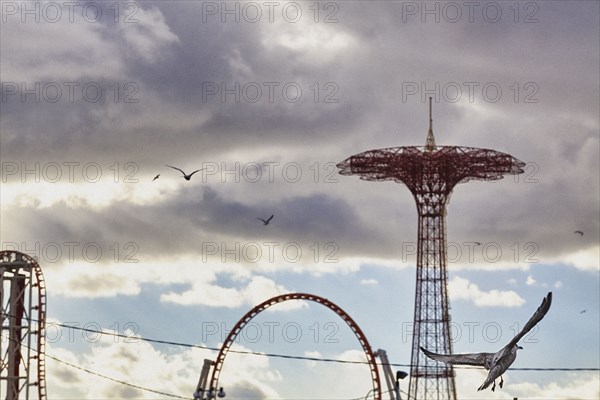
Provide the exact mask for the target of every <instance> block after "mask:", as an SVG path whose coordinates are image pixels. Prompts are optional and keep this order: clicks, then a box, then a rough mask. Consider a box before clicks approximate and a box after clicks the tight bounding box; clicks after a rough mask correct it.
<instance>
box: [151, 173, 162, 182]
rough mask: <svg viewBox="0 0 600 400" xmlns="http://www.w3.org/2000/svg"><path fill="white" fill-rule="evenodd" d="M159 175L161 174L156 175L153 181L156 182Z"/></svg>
mask: <svg viewBox="0 0 600 400" xmlns="http://www.w3.org/2000/svg"><path fill="white" fill-rule="evenodd" d="M159 176H160V174H158V175H156V176H155V177H154V179H152V182H154V181H155V180H157V179H158V177H159Z"/></svg>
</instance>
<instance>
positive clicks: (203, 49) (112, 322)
mask: <svg viewBox="0 0 600 400" xmlns="http://www.w3.org/2000/svg"><path fill="white" fill-rule="evenodd" d="M0 4H1V18H2V20H1V25H0V26H1V31H0V33H1V36H0V45H1V52H2V58H1V63H0V68H1V70H0V72H1V83H2V86H1V96H2V98H1V107H2V108H1V117H2V119H1V122H0V128H1V137H0V144H1V149H0V157H1V167H2V170H1V190H0V195H1V209H0V211H1V221H0V236H1V237H0V242H1V244H2V249H3V250H20V251H23V252H25V253H28V254H30V255H32V256H34V257H36V258H37V259H38V260H39V263H40V265H41V267H42V269H43V271H44V275H45V277H46V281H47V286H48V318H49V321H52V322H53V323H63V324H67V323H68V324H71V325H77V326H80V327H84V326H87V327H88V328H90V327H91V328H93V329H103V330H118V331H119V332H120V333H125V334H127V335H131V336H132V337H134V336H141V337H149V338H155V339H161V340H168V341H175V342H184V343H191V344H198V345H206V346H209V347H213V348H215V347H219V346H220V344H221V343H222V341H223V339H224V337H225V335H226V334H227V332H228V330H229V329H231V328H232V327H233V325H234V324H235V323H236V322H237V321H238V320H239V319H240V318H241V317H242V316H243V315H244V314H245V313H246V312H247V311H249V310H250V309H251V308H252V307H253V306H254V305H256V304H259V303H261V302H262V301H264V300H266V299H268V298H270V297H272V296H275V295H278V294H282V293H288V292H307V293H312V294H315V295H319V296H322V297H326V298H328V299H329V300H331V301H333V302H335V303H336V304H337V305H338V306H339V307H341V308H342V309H344V310H345V311H346V312H347V313H348V314H349V315H351V316H352V318H353V319H354V320H355V321H356V322H357V323H358V324H359V325H360V327H361V328H362V329H363V331H364V332H365V334H366V336H367V338H368V339H369V342H370V343H371V346H372V347H373V348H374V349H379V348H381V349H385V350H386V351H387V353H388V356H389V358H390V361H391V362H392V363H395V364H400V365H404V367H402V366H399V367H396V368H398V369H402V368H404V369H405V370H406V371H408V369H409V367H408V366H407V364H409V363H410V346H411V339H410V328H411V324H412V317H413V302H414V281H415V268H414V267H415V259H416V257H415V248H416V247H415V241H416V228H417V212H416V207H415V205H414V200H413V198H412V196H411V194H410V192H409V191H408V189H407V188H406V187H405V186H403V185H401V184H397V183H393V182H382V183H374V182H365V181H361V180H360V179H359V178H358V177H347V176H341V175H339V174H338V169H337V168H336V166H335V165H336V164H337V163H339V162H341V161H343V160H344V159H346V158H347V157H349V156H351V155H353V154H356V153H360V152H363V151H366V150H371V149H376V148H384V147H394V146H410V145H418V146H421V145H423V144H424V143H425V138H426V133H427V129H428V122H429V121H428V106H427V98H428V97H429V96H432V97H433V130H434V134H435V138H436V141H437V144H438V145H460V146H469V147H482V148H489V149H494V150H497V151H501V152H505V153H508V154H510V155H512V156H514V157H516V158H517V159H519V160H521V161H523V162H524V163H526V166H525V172H524V173H523V174H521V175H518V176H507V177H505V179H502V180H500V181H496V182H470V183H467V184H460V185H458V186H457V187H456V188H455V190H454V192H453V194H452V197H451V201H450V203H449V204H448V214H447V221H446V222H447V240H448V246H449V248H448V257H449V262H448V265H449V267H448V279H449V289H448V290H449V295H450V302H451V307H452V308H451V310H450V313H451V316H452V321H453V327H454V330H455V332H454V334H455V337H454V343H453V347H454V350H455V351H456V352H473V351H496V350H498V349H500V348H501V347H502V346H504V344H505V343H507V342H508V341H509V340H510V339H511V338H512V336H513V335H514V334H515V332H516V330H517V327H518V326H522V325H523V324H524V323H525V322H526V321H527V319H528V318H529V317H530V315H531V314H532V313H533V311H534V310H535V309H536V308H537V307H538V305H539V304H540V302H541V300H542V298H543V297H544V296H545V295H546V293H547V292H548V291H552V292H553V293H554V302H553V304H552V308H551V309H550V311H549V313H548V315H547V316H546V318H545V319H544V320H543V321H542V322H541V323H540V324H539V330H538V331H535V332H534V334H533V335H532V336H531V337H529V338H527V341H526V342H525V343H522V345H523V347H524V350H521V351H520V353H519V357H518V359H517V361H516V362H515V364H513V367H515V368H527V367H530V368H598V367H599V358H598V354H599V353H600V348H599V346H600V344H599V338H600V333H599V331H600V318H599V315H600V310H599V306H598V304H599V303H600V275H599V271H600V267H599V262H598V260H599V258H600V250H599V248H600V246H599V241H600V210H599V202H600V184H599V176H598V169H599V152H600V151H599V143H598V141H599V136H600V134H599V129H600V128H599V125H600V123H599V114H598V110H599V107H600V100H599V92H600V77H599V72H598V71H599V70H600V65H599V64H600V62H599V59H600V46H599V44H600V39H599V37H600V29H599V14H600V11H599V3H598V2H594V1H569V2H566V1H544V2H518V3H517V2H512V1H511V2H504V1H498V2H486V1H480V2H400V1H380V2H366V1H333V2H324V1H323V2H314V1H310V2H303V1H297V2H277V1H276V2H235V1H228V2H201V1H169V2H166V1H163V2H153V1H137V2H136V1H130V2H117V3H115V2H100V1H92V2H85V1H75V2H70V3H69V2H60V1H59V2H46V1H42V2H20V1H19V2H14V1H5V0H2V1H1V2H0ZM167 165H172V166H176V167H178V168H181V169H183V170H184V171H185V172H187V173H190V172H192V171H194V170H197V169H201V168H203V170H202V171H199V172H197V173H196V174H195V175H193V177H192V178H191V180H189V181H188V180H185V179H184V178H183V176H182V174H181V173H180V172H178V171H176V170H175V169H172V168H169V167H168V166H167ZM156 176H158V179H156V180H153V179H154V178H155V177H156ZM270 215H274V218H273V219H272V220H271V222H270V224H269V225H267V226H265V225H263V223H262V222H261V221H259V220H258V219H257V218H258V217H260V218H263V219H266V218H268V217H269V216H270ZM575 231H581V232H582V233H583V234H578V233H575ZM475 242H478V243H480V244H479V245H475ZM250 328H252V329H254V331H251V330H250ZM519 329H520V328H519ZM51 333H53V334H54V336H53V337H49V338H48V339H49V342H50V343H49V347H48V354H49V355H51V356H53V357H56V358H58V359H60V360H62V361H67V362H70V363H72V364H74V365H77V366H80V367H82V368H86V369H88V370H90V371H94V372H96V373H98V374H102V375H105V376H108V377H111V378H114V379H118V380H122V381H126V382H129V383H131V384H133V385H137V386H141V387H144V388H149V389H153V390H159V391H163V392H167V393H172V394H176V395H180V396H185V397H188V398H189V397H191V395H192V392H193V390H194V388H195V386H196V383H197V380H198V377H199V374H200V370H201V367H202V363H203V360H204V358H210V359H214V358H216V352H214V351H209V350H202V349H189V348H186V347H180V346H167V345H158V344H154V343H148V342H143V341H140V340H137V339H131V340H125V339H123V338H114V337H111V336H109V335H108V334H106V335H102V336H101V337H92V338H90V337H86V336H85V335H84V334H82V332H79V331H68V330H67V329H66V328H59V327H57V326H54V331H53V332H51V331H49V335H50V334H51ZM295 333H297V335H295ZM253 335H254V336H253ZM255 337H258V338H259V339H257V340H254V338H255ZM296 339H297V340H296ZM236 346H238V347H239V348H240V349H245V350H250V351H260V352H267V353H279V354H288V355H305V356H310V357H315V358H321V357H325V358H337V359H343V360H363V359H364V355H363V354H362V352H361V348H360V345H359V343H358V341H357V340H356V338H355V337H354V335H353V333H352V331H351V330H350V329H349V328H348V327H347V326H346V325H345V323H344V322H343V320H342V319H340V318H339V317H338V316H337V315H335V313H333V312H332V311H330V310H328V309H325V308H324V307H322V306H319V305H318V304H309V303H302V302H288V303H282V304H279V305H277V306H274V307H273V309H272V310H270V311H268V312H265V313H262V314H260V315H259V316H257V317H256V320H255V324H254V325H253V326H252V327H248V331H247V332H246V333H245V334H244V335H242V338H241V339H240V341H239V343H237V344H236ZM311 366H312V367H313V368H312V369H311V368H310V367H311ZM485 375H486V374H485V372H484V371H480V370H473V369H459V370H457V378H456V379H457V385H458V395H459V397H460V398H461V399H479V398H481V393H478V392H477V391H476V388H477V387H478V386H479V385H480V384H481V382H483V380H484V379H485ZM369 376H370V375H369V371H368V368H367V367H366V366H364V365H360V364H359V365H353V364H331V363H322V362H317V361H299V360H288V359H277V358H271V357H263V356H253V355H242V354H230V355H229V356H228V357H227V361H226V363H225V365H224V368H223V372H222V374H221V379H220V384H221V385H223V386H224V387H225V390H226V391H227V392H228V396H227V398H255V399H275V398H278V399H291V398H319V399H334V398H335V399H353V398H364V396H365V395H366V394H367V392H368V391H369V390H370V389H371V383H370V378H369ZM505 381H506V384H505V387H504V388H503V389H502V390H497V391H496V392H495V393H492V392H488V393H486V398H509V397H518V398H523V399H526V398H553V399H566V398H581V399H592V398H598V396H599V395H600V381H599V378H598V373H597V371H596V372H560V373H557V372H552V371H538V372H528V371H510V372H508V373H507V374H506V375H505ZM332 382H336V383H335V384H332ZM402 388H403V389H404V390H407V389H408V379H407V380H405V381H403V383H402ZM48 394H49V395H50V396H51V397H52V398H56V399H75V398H87V399H96V398H110V399H122V398H156V394H153V393H151V392H149V391H144V390H142V389H138V388H133V387H131V386H126V385H122V384H119V383H116V382H114V381H110V380H107V379H104V378H101V377H98V376H96V375H92V374H89V373H86V372H83V371H81V370H78V369H75V368H73V367H70V366H68V365H66V364H64V363H60V362H58V361H55V360H53V359H50V360H48ZM488 396H489V397H488Z"/></svg>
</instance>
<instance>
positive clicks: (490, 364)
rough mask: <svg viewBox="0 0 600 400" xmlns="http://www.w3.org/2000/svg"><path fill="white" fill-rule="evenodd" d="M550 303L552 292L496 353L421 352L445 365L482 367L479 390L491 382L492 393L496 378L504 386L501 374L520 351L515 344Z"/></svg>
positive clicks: (533, 324)
mask: <svg viewBox="0 0 600 400" xmlns="http://www.w3.org/2000/svg"><path fill="white" fill-rule="evenodd" d="M551 303H552V292H549V293H548V295H547V296H546V297H545V298H544V300H543V301H542V304H541V305H540V306H539V307H538V309H537V310H536V311H535V313H533V316H532V317H531V318H530V319H529V321H527V323H526V324H525V326H524V327H523V329H522V330H521V332H519V334H517V336H515V337H514V338H513V339H512V340H511V341H510V342H509V343H508V344H507V345H506V346H504V347H503V348H502V350H500V351H499V352H497V353H469V354H454V355H445V354H436V353H432V352H430V351H428V350H426V349H424V348H423V347H421V351H423V353H425V355H426V356H427V357H429V358H431V359H432V360H436V361H441V362H443V363H446V364H452V365H454V364H463V365H476V366H480V367H484V368H485V369H487V370H489V371H490V372H489V373H488V376H487V378H486V380H485V381H484V382H483V383H482V384H481V386H479V389H477V390H478V391H479V390H483V389H485V388H487V387H488V386H490V384H491V383H492V382H493V383H494V386H492V391H494V390H495V389H496V378H498V377H500V387H502V385H503V384H504V380H503V379H502V374H503V373H504V372H505V371H506V370H507V369H508V367H510V365H511V364H512V363H513V362H514V361H515V359H516V358H517V350H518V349H522V347H521V346H519V345H518V344H517V343H518V342H519V340H521V338H522V337H523V336H525V335H526V334H527V332H529V331H530V330H531V329H532V328H533V327H534V326H535V325H536V324H537V323H538V322H540V321H541V320H542V318H544V316H545V315H546V313H547V312H548V310H549V309H550V304H551Z"/></svg>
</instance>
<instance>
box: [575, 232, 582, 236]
mask: <svg viewBox="0 0 600 400" xmlns="http://www.w3.org/2000/svg"><path fill="white" fill-rule="evenodd" d="M573 233H576V234H578V235H579V236H583V231H574V232H573Z"/></svg>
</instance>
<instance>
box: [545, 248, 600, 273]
mask: <svg viewBox="0 0 600 400" xmlns="http://www.w3.org/2000/svg"><path fill="white" fill-rule="evenodd" d="M552 262H559V263H564V264H567V265H571V266H573V267H575V268H577V269H580V270H582V271H599V270H600V246H592V247H588V248H587V249H582V250H578V251H575V252H572V253H569V254H565V255H562V256H560V257H557V258H556V259H554V260H552Z"/></svg>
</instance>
